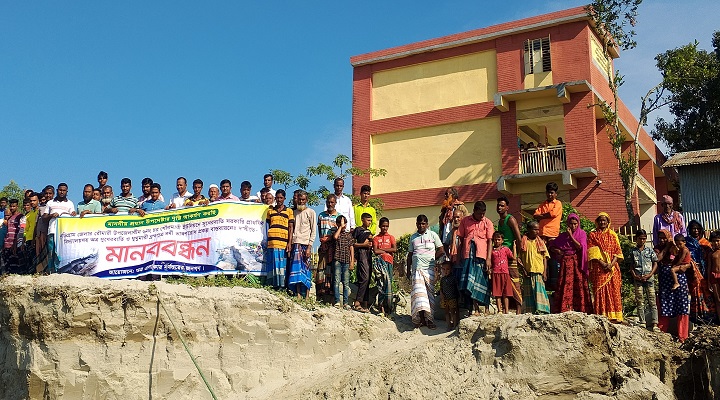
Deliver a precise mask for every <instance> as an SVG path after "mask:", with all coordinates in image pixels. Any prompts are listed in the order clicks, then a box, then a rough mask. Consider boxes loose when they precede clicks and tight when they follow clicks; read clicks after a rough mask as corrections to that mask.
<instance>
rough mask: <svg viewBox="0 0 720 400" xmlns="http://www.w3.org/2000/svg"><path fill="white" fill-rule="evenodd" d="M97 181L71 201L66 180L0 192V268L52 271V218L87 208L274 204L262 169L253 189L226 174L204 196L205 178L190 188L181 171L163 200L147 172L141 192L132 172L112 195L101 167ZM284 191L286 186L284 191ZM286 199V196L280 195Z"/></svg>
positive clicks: (127, 210)
mask: <svg viewBox="0 0 720 400" xmlns="http://www.w3.org/2000/svg"><path fill="white" fill-rule="evenodd" d="M97 182H98V183H97V186H95V185H92V184H89V183H88V184H86V185H85V186H84V187H83V193H82V200H81V201H79V202H78V203H77V206H76V205H75V203H74V202H73V201H72V200H70V199H68V197H67V194H68V185H67V184H66V183H60V184H58V185H57V186H56V187H53V186H52V185H47V186H45V187H44V188H43V189H42V190H41V191H39V192H36V191H34V190H32V189H28V190H25V192H24V196H23V199H22V205H21V203H20V202H21V200H19V199H8V198H6V197H3V198H0V215H1V216H2V217H3V218H2V225H1V226H0V242H2V244H3V247H2V255H1V256H0V270H1V271H2V272H3V273H6V272H7V273H19V274H25V273H44V272H55V271H56V269H57V267H58V264H59V260H58V258H57V254H56V251H55V237H54V236H55V235H54V232H55V231H56V229H55V228H56V227H55V224H56V218H57V217H59V216H77V217H79V218H83V217H85V216H87V215H90V214H116V213H121V214H136V215H140V216H144V215H145V213H146V212H149V211H156V210H170V209H174V208H178V207H189V206H197V205H207V204H210V203H214V202H222V201H246V202H256V203H265V204H267V205H271V204H273V205H274V204H276V199H275V195H276V190H275V189H274V188H273V176H272V175H271V174H265V176H264V177H263V187H262V189H261V190H260V191H258V192H257V193H256V194H252V184H251V183H250V182H249V181H243V182H242V183H241V184H240V196H239V197H238V196H235V195H234V194H233V193H232V183H231V182H230V180H229V179H223V180H222V181H220V186H218V185H216V184H211V185H210V186H209V188H208V191H207V197H205V195H204V194H203V188H204V182H203V181H202V180H201V179H195V180H194V181H193V182H192V192H190V191H188V181H187V179H186V178H185V177H179V178H177V180H176V182H175V188H176V189H177V191H176V192H175V193H174V194H173V195H172V196H171V197H170V198H169V200H165V198H164V196H163V194H162V187H161V185H160V184H159V183H157V182H154V181H153V180H152V179H151V178H144V179H143V180H142V181H141V188H142V195H141V196H140V197H136V196H134V195H133V193H132V181H131V180H130V178H123V179H121V180H120V193H119V194H117V195H115V192H114V191H113V188H112V186H110V185H108V174H107V173H106V172H105V171H100V173H98V176H97ZM282 193H283V195H284V191H282ZM283 201H284V197H283Z"/></svg>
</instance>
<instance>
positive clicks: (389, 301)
mask: <svg viewBox="0 0 720 400" xmlns="http://www.w3.org/2000/svg"><path fill="white" fill-rule="evenodd" d="M379 226H380V234H379V235H377V236H375V237H374V238H373V250H374V253H375V255H376V257H375V258H374V259H373V270H374V271H375V277H376V286H377V288H378V291H379V297H380V298H379V303H380V312H382V313H383V314H385V315H388V314H390V313H392V312H393V308H394V303H393V288H392V282H393V254H395V252H396V251H397V247H396V246H395V238H394V237H393V235H391V234H389V233H388V229H390V220H389V219H387V218H386V217H382V218H380V225H379Z"/></svg>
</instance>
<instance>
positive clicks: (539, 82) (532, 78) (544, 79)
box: [523, 71, 553, 89]
mask: <svg viewBox="0 0 720 400" xmlns="http://www.w3.org/2000/svg"><path fill="white" fill-rule="evenodd" d="M523 84H524V85H525V89H533V88H536V87H542V86H550V85H552V84H553V77H552V71H548V72H539V73H537V74H527V75H525V79H524V80H523Z"/></svg>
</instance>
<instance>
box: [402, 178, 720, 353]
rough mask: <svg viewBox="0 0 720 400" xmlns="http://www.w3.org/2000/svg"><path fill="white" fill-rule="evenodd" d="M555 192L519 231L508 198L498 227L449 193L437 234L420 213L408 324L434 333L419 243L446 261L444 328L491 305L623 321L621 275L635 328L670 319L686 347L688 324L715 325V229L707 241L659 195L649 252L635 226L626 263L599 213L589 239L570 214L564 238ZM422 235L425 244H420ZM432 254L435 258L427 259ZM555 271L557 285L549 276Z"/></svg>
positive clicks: (718, 270)
mask: <svg viewBox="0 0 720 400" xmlns="http://www.w3.org/2000/svg"><path fill="white" fill-rule="evenodd" d="M557 191H558V187H557V185H556V184H555V183H553V182H551V183H548V184H547V186H546V196H547V199H546V200H545V201H544V202H542V203H541V204H540V206H539V207H538V208H537V210H535V213H534V215H533V219H532V220H530V221H528V222H527V223H526V224H525V233H524V234H521V229H520V224H519V223H518V221H517V220H516V219H515V218H514V217H513V216H512V215H510V214H509V213H508V209H509V206H510V202H509V200H508V199H507V198H506V197H500V198H499V199H498V200H497V213H498V215H499V216H500V219H499V220H498V221H497V230H495V228H494V224H493V223H492V222H491V221H489V220H488V219H487V218H486V217H485V211H486V205H485V203H484V202H481V201H480V202H476V203H475V204H474V206H473V210H472V213H471V214H470V215H467V214H468V211H467V209H466V208H465V206H464V204H463V203H462V202H461V201H459V200H458V199H457V192H455V191H454V190H453V189H448V191H447V192H446V195H445V196H446V201H445V203H444V204H443V208H442V211H441V215H440V221H439V222H440V232H441V235H434V233H432V232H430V233H428V231H427V218H426V217H425V216H419V217H418V220H417V227H418V231H417V233H416V234H415V235H413V237H412V238H411V242H412V245H411V252H412V254H409V255H408V274H412V275H411V276H412V280H413V294H412V302H413V303H412V309H413V310H412V313H413V322H414V323H415V324H416V325H417V326H419V325H423V324H425V325H427V326H429V327H431V328H432V327H434V326H435V324H434V323H433V321H432V309H433V304H432V299H433V296H432V293H433V292H432V283H433V281H434V274H435V271H434V268H431V267H432V263H430V264H429V265H428V263H427V262H426V261H420V260H419V259H421V258H422V256H420V255H416V253H418V250H416V249H417V248H418V247H419V246H422V245H423V244H424V247H422V248H423V249H425V251H424V254H426V257H433V258H434V259H436V260H444V261H443V262H442V269H441V271H442V275H443V276H442V278H441V282H440V286H441V290H440V298H441V304H442V306H443V308H445V311H446V312H445V315H446V318H447V320H448V326H449V327H450V328H452V327H453V326H454V325H455V324H456V323H457V318H458V315H459V312H458V307H459V306H462V307H463V308H465V309H467V310H469V313H472V314H475V315H479V314H481V309H483V308H484V309H485V310H487V307H488V305H489V304H490V301H491V298H495V301H496V304H497V309H498V312H503V313H507V312H509V310H510V309H514V310H515V312H517V313H518V314H519V313H523V312H524V313H534V314H547V313H562V312H566V311H578V312H584V313H587V314H598V315H603V316H605V317H607V318H608V319H609V320H610V321H613V322H616V323H622V322H623V321H624V316H623V303H622V294H621V293H622V292H621V287H622V271H621V269H622V268H628V270H629V272H630V274H631V276H632V278H633V285H634V289H635V302H636V304H637V315H638V323H639V324H641V325H644V326H645V327H646V328H647V329H649V330H655V331H660V330H661V331H664V332H667V331H668V330H670V328H671V327H670V323H671V321H676V326H675V327H674V329H673V331H675V332H677V336H678V338H679V340H684V339H686V338H687V337H688V328H689V322H690V320H692V321H693V322H694V323H696V324H706V323H718V322H720V296H719V295H720V285H719V282H720V231H715V232H712V233H711V234H710V235H709V240H708V239H707V238H706V237H705V231H704V229H703V227H702V225H701V224H700V223H699V222H698V221H690V223H688V224H687V227H686V226H685V223H684V220H683V217H682V214H680V213H679V212H678V211H675V210H674V209H673V199H672V198H671V197H670V196H667V195H665V196H663V198H662V199H661V204H662V207H663V211H662V212H661V213H659V214H658V215H657V216H656V217H655V218H654V225H653V241H652V246H649V245H648V244H647V241H648V234H647V232H646V231H645V230H642V229H640V230H638V231H637V232H636V233H635V245H634V246H633V247H632V249H631V251H630V253H631V255H632V257H631V259H629V260H624V258H625V256H624V254H623V250H622V248H621V245H620V240H619V237H618V235H617V233H615V231H613V230H612V229H611V220H610V216H609V215H608V214H607V213H605V212H600V213H599V214H598V216H597V218H596V219H595V229H594V230H592V231H591V232H589V233H586V232H585V231H584V230H583V229H582V228H581V226H580V223H581V219H580V217H579V216H578V215H577V214H575V213H570V214H569V215H567V216H566V220H565V222H566V223H565V225H566V228H565V230H564V231H563V232H561V230H560V227H561V219H562V215H563V207H562V203H561V202H560V201H559V200H558V199H557ZM423 237H427V238H428V239H419V238H423ZM416 243H417V244H416ZM428 243H431V244H428ZM418 245H419V246H418ZM428 249H432V250H435V251H436V253H435V254H432V255H428V254H429V253H428V252H427V250H428ZM420 253H423V251H420ZM553 271H555V272H556V275H557V277H556V279H550V277H549V274H550V273H551V272H553ZM656 277H657V278H656ZM656 279H657V281H658V286H657V290H656V287H655V280H656ZM548 291H550V292H552V294H551V295H550V296H549V295H548ZM428 303H429V304H428ZM416 315H417V317H416Z"/></svg>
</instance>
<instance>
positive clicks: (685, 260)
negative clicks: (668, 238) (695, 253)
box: [670, 233, 692, 290]
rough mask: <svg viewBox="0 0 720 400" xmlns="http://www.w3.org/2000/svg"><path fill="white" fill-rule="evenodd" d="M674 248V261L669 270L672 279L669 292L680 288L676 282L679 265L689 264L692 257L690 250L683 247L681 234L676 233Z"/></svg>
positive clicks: (683, 242)
mask: <svg viewBox="0 0 720 400" xmlns="http://www.w3.org/2000/svg"><path fill="white" fill-rule="evenodd" d="M674 239H675V247H676V248H677V255H676V256H675V259H674V260H673V263H672V268H671V269H670V273H671V274H672V279H673V285H672V289H671V290H675V289H677V288H679V287H680V283H679V282H678V277H677V273H678V271H680V267H679V266H680V265H684V264H690V260H691V258H692V256H691V255H690V250H688V248H687V247H685V236H683V235H682V234H681V233H678V234H677V235H675V238H674Z"/></svg>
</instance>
